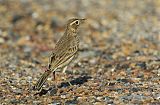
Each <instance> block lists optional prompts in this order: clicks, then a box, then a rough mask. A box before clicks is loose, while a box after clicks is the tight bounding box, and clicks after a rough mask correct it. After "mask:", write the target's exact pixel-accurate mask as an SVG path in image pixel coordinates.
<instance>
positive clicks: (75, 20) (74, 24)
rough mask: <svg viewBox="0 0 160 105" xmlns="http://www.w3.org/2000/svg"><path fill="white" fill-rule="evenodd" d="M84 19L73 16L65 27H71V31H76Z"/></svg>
mask: <svg viewBox="0 0 160 105" xmlns="http://www.w3.org/2000/svg"><path fill="white" fill-rule="evenodd" d="M85 20H86V19H79V18H73V19H70V20H68V22H67V29H71V30H72V31H76V30H77V29H78V27H79V26H80V25H81V24H82V23H84V21H85Z"/></svg>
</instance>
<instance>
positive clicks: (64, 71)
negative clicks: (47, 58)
mask: <svg viewBox="0 0 160 105" xmlns="http://www.w3.org/2000/svg"><path fill="white" fill-rule="evenodd" d="M66 70H67V66H65V67H64V68H63V71H62V73H64V74H65V75H66ZM63 79H64V80H65V81H66V82H67V83H69V85H70V86H73V85H72V84H71V82H70V81H68V80H67V79H66V78H63Z"/></svg>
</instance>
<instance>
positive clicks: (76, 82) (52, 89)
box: [35, 75, 92, 96]
mask: <svg viewBox="0 0 160 105" xmlns="http://www.w3.org/2000/svg"><path fill="white" fill-rule="evenodd" d="M91 78H92V77H91V76H88V75H83V76H79V77H77V78H75V79H73V80H71V81H69V82H70V83H71V85H81V84H84V83H85V82H87V81H88V79H91ZM69 86H70V84H69V83H68V82H62V83H61V84H60V85H58V86H57V88H55V87H54V86H52V87H50V88H49V89H47V90H46V89H42V90H41V91H40V92H38V93H36V94H35V95H39V96H42V95H45V94H47V93H48V92H50V93H52V94H56V92H57V90H58V89H60V88H63V87H69Z"/></svg>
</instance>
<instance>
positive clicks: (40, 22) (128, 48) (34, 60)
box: [0, 0, 160, 104]
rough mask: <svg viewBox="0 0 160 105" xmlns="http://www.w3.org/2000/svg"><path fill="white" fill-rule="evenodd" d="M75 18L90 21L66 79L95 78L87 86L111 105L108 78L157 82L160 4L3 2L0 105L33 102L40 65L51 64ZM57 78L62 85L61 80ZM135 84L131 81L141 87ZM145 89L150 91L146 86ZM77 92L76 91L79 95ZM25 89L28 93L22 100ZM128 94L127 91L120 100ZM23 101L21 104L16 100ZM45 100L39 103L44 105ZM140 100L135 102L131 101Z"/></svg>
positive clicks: (140, 0) (155, 0)
mask: <svg viewBox="0 0 160 105" xmlns="http://www.w3.org/2000/svg"><path fill="white" fill-rule="evenodd" d="M72 17H80V18H86V19H87V21H86V23H85V24H84V25H83V26H82V27H81V28H80V31H79V35H80V37H81V43H80V51H79V57H78V58H77V59H76V60H75V62H74V63H72V64H71V65H70V67H69V68H68V74H70V73H71V74H72V75H75V77H76V76H79V75H83V74H89V75H91V76H92V78H93V79H92V80H91V82H90V83H88V85H89V84H90V85H89V87H92V85H95V83H97V84H98V85H97V86H100V87H103V88H104V90H101V91H102V92H103V93H104V94H103V95H100V96H101V98H100V99H99V100H100V102H104V103H107V102H108V101H109V100H111V99H110V98H104V97H109V96H108V95H110V96H113V94H112V93H111V92H110V93H109V92H108V91H107V92H106V91H105V88H106V87H107V86H106V85H107V83H108V81H107V80H108V79H109V80H110V81H112V80H113V81H114V80H119V78H124V77H125V78H127V79H128V78H129V79H130V78H137V76H139V75H140V76H139V78H143V80H146V81H144V82H145V83H146V82H147V81H150V82H151V83H152V82H153V84H154V83H155V84H156V83H157V81H158V80H157V79H158V77H157V76H158V75H160V72H159V71H158V70H159V68H160V67H159V66H160V64H159V62H158V60H157V59H159V56H160V0H123V1H120V0H72V1H71V0H0V76H1V80H0V82H1V84H2V86H1V87H0V88H2V89H0V95H1V97H2V98H0V101H1V102H4V103H8V104H10V103H12V104H14V103H16V104H20V103H32V101H31V100H33V99H35V98H33V97H32V98H27V97H26V96H28V94H27V92H28V87H31V85H33V84H34V83H35V82H36V81H37V79H38V78H39V77H40V74H41V73H43V70H42V66H46V65H47V63H48V57H49V54H50V53H51V51H52V49H53V48H54V46H55V43H56V42H57V40H58V39H59V38H60V37H61V36H62V35H63V33H64V30H65V24H66V22H67V20H68V19H70V18H72ZM150 61H154V63H153V62H150ZM150 63H151V64H150ZM117 70H119V71H117ZM143 70H151V71H147V72H144V71H143ZM152 70H155V71H154V72H153V71H152ZM148 72H149V73H148ZM102 74H103V75H102ZM58 75H62V74H61V73H59V74H58ZM144 75H145V76H144ZM57 78H58V79H59V81H60V82H62V80H61V77H57ZM66 78H67V77H66ZM148 78H151V79H154V80H155V81H152V80H148ZM155 78H156V79H155ZM135 80H136V79H134V80H132V82H133V83H134V82H142V81H138V80H136V81H135ZM102 81H103V82H102ZM48 83H52V81H49V82H48ZM15 84H16V86H15ZM52 84H53V83H52ZM104 84H105V85H104ZM142 84H143V83H142ZM146 84H147V86H149V87H151V86H150V85H151V84H148V82H147V83H146ZM88 85H86V87H88ZM123 85H124V84H123ZM132 85H133V84H132ZM156 86H158V87H159V86H160V85H159V84H156ZM153 87H154V86H153ZM76 89H78V87H77V88H76ZM76 89H73V90H74V91H76V92H77V91H78V90H76ZM152 89H157V88H152ZM22 90H23V91H24V92H26V93H25V94H23V95H22ZM87 90H91V91H95V90H93V89H88V88H87ZM157 90H158V89H157ZM97 92H99V91H97ZM144 92H145V91H144ZM8 93H9V94H8ZM80 93H81V92H80ZM80 93H79V92H77V94H80ZM89 93H90V96H95V94H91V92H89ZM142 93H143V92H142ZM7 94H8V95H7ZM11 94H12V95H11ZM68 94H71V93H68ZM119 94H122V93H119ZM149 94H152V93H149ZM157 94H158V93H156V95H155V94H152V97H151V96H150V95H148V96H147V99H148V98H149V102H151V101H153V100H152V99H155V102H157V100H156V97H158V96H159V95H160V94H159V95H157ZM19 95H21V96H19ZM125 95H126V94H125V92H124V93H123V94H122V96H125ZM14 96H16V97H17V98H13V97H14ZM59 97H61V96H60V95H59ZM87 97H88V96H87ZM95 97H97V96H95ZM126 97H127V96H126ZM133 97H134V96H133ZM136 97H138V96H136ZM140 97H141V96H140ZM52 98H53V97H52ZM61 98H62V97H61ZM72 98H73V97H72ZM123 98H124V97H122V99H121V96H120V97H117V98H114V99H112V101H114V100H116V99H117V103H121V102H122V103H123ZM19 99H21V101H17V100H19ZM38 99H39V98H38ZM54 99H55V98H54ZM142 99H143V98H142ZM2 100H3V101H2ZM25 100H26V101H25ZM44 100H45V98H43V99H41V101H40V103H41V102H46V101H44ZM57 100H58V99H57ZM137 100H139V99H137ZM137 100H136V101H135V100H132V99H131V101H133V102H137ZM144 100H145V101H144ZM144 100H139V101H140V102H141V101H142V102H143V101H144V102H146V98H144ZM61 101H62V100H61ZM64 101H65V100H64ZM81 101H82V103H83V102H84V101H83V100H82V99H80V100H77V99H76V102H77V103H80V102H81ZM36 102H37V101H36ZM36 102H35V103H36ZM38 102H39V101H38ZM38 102H37V103H38ZM48 102H52V99H51V100H49V101H48ZM88 102H90V99H89V100H88ZM93 102H94V103H95V102H96V101H93ZM147 102H148V101H147ZM153 102H154V101H153ZM91 103H92V102H91Z"/></svg>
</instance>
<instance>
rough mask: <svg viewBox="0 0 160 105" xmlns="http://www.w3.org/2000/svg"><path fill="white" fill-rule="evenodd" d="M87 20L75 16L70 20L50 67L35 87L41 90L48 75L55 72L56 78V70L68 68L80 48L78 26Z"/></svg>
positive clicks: (49, 64)
mask: <svg viewBox="0 0 160 105" xmlns="http://www.w3.org/2000/svg"><path fill="white" fill-rule="evenodd" d="M84 21H85V19H78V18H73V19H70V20H68V22H67V25H66V30H65V33H64V35H63V36H62V37H61V38H60V40H59V41H58V42H57V43H56V46H55V49H54V51H53V52H52V53H51V56H50V58H49V63H48V69H47V71H45V72H44V73H43V75H42V76H41V77H40V79H39V80H38V82H37V83H36V85H35V86H34V89H36V90H38V91H39V90H41V88H42V86H43V84H44V83H45V82H46V80H47V78H48V76H49V75H50V74H51V73H53V75H54V78H55V71H56V70H57V69H66V67H67V65H68V64H69V63H70V62H71V61H72V60H73V58H74V57H75V56H76V55H77V51H78V48H79V36H78V34H77V32H78V27H79V26H80V25H81V24H82V23H83V22H84Z"/></svg>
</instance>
